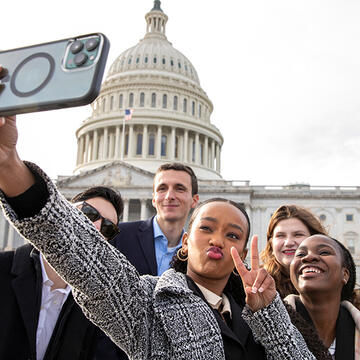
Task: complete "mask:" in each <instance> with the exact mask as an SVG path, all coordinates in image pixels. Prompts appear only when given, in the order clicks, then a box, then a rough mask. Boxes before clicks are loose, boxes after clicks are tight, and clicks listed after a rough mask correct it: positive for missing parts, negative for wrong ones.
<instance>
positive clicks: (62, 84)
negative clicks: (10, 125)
mask: <svg viewBox="0 0 360 360" xmlns="http://www.w3.org/2000/svg"><path fill="white" fill-rule="evenodd" d="M109 47H110V43H109V40H108V39H107V38H106V36H105V35H103V34H101V33H95V34H87V35H81V36H76V37H74V38H70V39H63V40H58V41H53V42H48V43H44V44H38V45H32V46H27V47H22V48H18V49H12V50H6V51H0V65H1V66H2V67H3V68H4V71H2V72H1V73H0V116H8V115H15V114H24V113H30V112H34V111H43V110H53V109H60V108H66V107H72V106H80V105H86V104H89V103H91V102H92V101H94V100H95V98H96V97H97V96H98V94H99V92H100V87H101V81H102V77H103V74H104V70H105V65H106V59H107V56H108V53H109Z"/></svg>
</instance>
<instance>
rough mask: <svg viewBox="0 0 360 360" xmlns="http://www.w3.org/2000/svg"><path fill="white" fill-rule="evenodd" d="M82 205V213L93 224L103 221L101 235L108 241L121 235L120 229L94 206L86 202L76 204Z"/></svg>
mask: <svg viewBox="0 0 360 360" xmlns="http://www.w3.org/2000/svg"><path fill="white" fill-rule="evenodd" d="M75 205H81V209H80V210H81V211H82V212H83V213H84V215H85V216H86V217H87V218H88V219H89V220H90V221H92V222H95V221H97V220H99V219H101V220H102V221H101V227H100V233H101V234H102V235H104V236H105V238H106V239H108V240H111V239H112V238H113V237H114V236H115V235H117V234H118V233H119V228H118V227H117V226H116V225H115V224H114V223H113V222H112V221H110V220H109V219H106V218H104V217H103V216H102V215H101V214H100V213H99V212H98V211H97V210H96V209H95V208H94V207H93V206H91V205H90V204H88V203H87V202H86V201H84V202H82V203H80V204H75Z"/></svg>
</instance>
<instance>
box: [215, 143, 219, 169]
mask: <svg viewBox="0 0 360 360" xmlns="http://www.w3.org/2000/svg"><path fill="white" fill-rule="evenodd" d="M216 171H217V172H220V145H219V144H216Z"/></svg>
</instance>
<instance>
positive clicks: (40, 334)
mask: <svg viewBox="0 0 360 360" xmlns="http://www.w3.org/2000/svg"><path fill="white" fill-rule="evenodd" d="M40 264H41V272H42V292H41V307H40V313H39V321H38V327H37V331H36V359H37V360H42V359H43V357H44V355H45V352H46V348H47V346H48V344H49V341H50V338H51V335H52V333H53V331H54V327H55V325H56V322H57V319H58V317H59V314H60V312H61V308H62V306H63V305H64V302H65V301H66V299H67V297H68V295H69V293H70V290H71V288H70V286H69V285H66V288H65V289H55V290H51V286H53V285H54V283H53V282H52V281H51V280H50V279H49V277H48V276H47V273H46V270H45V266H44V262H43V259H42V255H41V254H40Z"/></svg>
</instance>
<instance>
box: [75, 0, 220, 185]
mask: <svg viewBox="0 0 360 360" xmlns="http://www.w3.org/2000/svg"><path fill="white" fill-rule="evenodd" d="M145 19H146V34H145V36H144V38H143V39H142V40H140V41H139V43H138V44H137V45H135V46H133V47H131V48H130V49H128V50H126V51H124V52H123V53H122V54H120V55H119V56H118V57H117V58H116V60H115V61H114V62H113V64H112V65H111V67H110V70H109V72H108V74H107V76H106V79H105V82H104V83H103V85H102V88H101V92H100V95H99V97H98V98H97V99H96V100H95V102H94V103H93V104H92V109H93V112H92V115H91V116H90V117H89V118H87V119H86V120H85V121H83V123H82V124H81V126H80V127H79V129H78V130H77V132H76V136H77V139H78V156H77V166H76V169H75V171H76V172H77V173H78V172H83V171H87V170H92V169H94V168H96V167H99V166H102V165H105V164H108V163H109V162H113V161H116V160H121V161H124V162H126V163H128V164H130V165H133V166H136V167H139V168H141V169H144V170H147V171H150V172H155V171H156V169H157V168H158V167H159V165H160V164H162V163H164V162H167V161H179V162H182V163H185V164H187V165H189V166H191V167H192V168H193V169H194V171H195V173H196V174H197V176H198V177H199V178H200V179H221V175H220V152H221V146H222V144H223V138H222V136H221V133H220V131H219V130H218V129H217V128H216V127H215V126H214V125H212V124H211V122H210V115H211V113H212V111H213V105H212V103H211V101H210V99H209V98H208V96H207V95H206V93H205V91H204V90H203V89H202V88H201V86H200V81H199V77H198V75H197V72H196V70H195V68H194V66H193V65H192V64H191V62H190V61H189V59H188V58H187V57H186V56H184V55H183V54H182V53H181V52H180V51H178V50H176V49H175V48H174V47H173V46H172V44H171V43H170V42H169V41H168V40H167V37H166V35H165V28H166V23H167V20H168V17H167V15H166V14H165V13H164V12H163V11H162V9H161V7H160V1H159V0H155V1H154V7H153V9H152V10H151V11H150V12H148V13H147V14H146V15H145ZM126 109H129V110H130V109H131V112H132V117H131V120H128V121H126V122H125V121H124V116H125V110H126Z"/></svg>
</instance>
